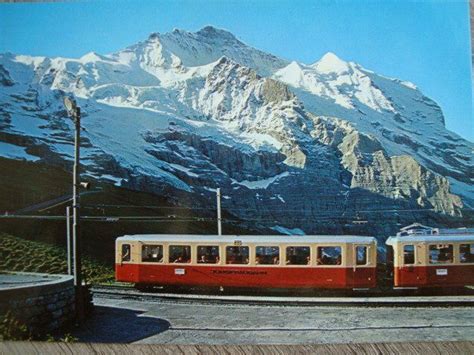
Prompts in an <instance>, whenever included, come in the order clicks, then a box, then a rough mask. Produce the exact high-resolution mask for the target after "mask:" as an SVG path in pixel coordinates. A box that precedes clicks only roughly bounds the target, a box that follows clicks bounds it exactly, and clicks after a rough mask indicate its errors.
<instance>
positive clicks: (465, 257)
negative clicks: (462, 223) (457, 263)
mask: <svg viewBox="0 0 474 355" xmlns="http://www.w3.org/2000/svg"><path fill="white" fill-rule="evenodd" d="M459 257H460V258H461V262H462V263H474V244H461V245H460V246H459Z"/></svg>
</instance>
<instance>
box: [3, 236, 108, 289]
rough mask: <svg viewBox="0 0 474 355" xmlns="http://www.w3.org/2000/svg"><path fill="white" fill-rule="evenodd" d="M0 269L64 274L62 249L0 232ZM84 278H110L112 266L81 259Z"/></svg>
mask: <svg viewBox="0 0 474 355" xmlns="http://www.w3.org/2000/svg"><path fill="white" fill-rule="evenodd" d="M0 271H28V272H44V273H51V274H66V273H67V262H66V252H65V250H64V249H63V248H60V247H57V246H53V245H49V244H45V243H40V242H33V241H30V240H25V239H22V238H17V237H13V236H11V235H8V234H5V233H0ZM83 272H84V276H85V278H86V280H88V281H90V282H93V283H96V282H106V281H111V280H113V279H114V273H113V269H112V268H110V267H107V266H105V265H103V264H101V263H99V262H97V261H94V260H91V259H90V258H85V259H84V260H83Z"/></svg>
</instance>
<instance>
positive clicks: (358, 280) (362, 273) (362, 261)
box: [352, 244, 375, 289]
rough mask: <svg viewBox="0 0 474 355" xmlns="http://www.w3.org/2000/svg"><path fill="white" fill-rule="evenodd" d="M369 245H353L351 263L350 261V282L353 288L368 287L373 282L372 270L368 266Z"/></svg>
mask: <svg viewBox="0 0 474 355" xmlns="http://www.w3.org/2000/svg"><path fill="white" fill-rule="evenodd" d="M370 248H371V247H370V245H367V244H354V245H353V251H352V255H353V261H352V271H353V275H352V281H353V285H352V287H353V288H356V289H357V288H367V287H370V286H371V285H372V284H373V282H374V281H375V280H373V275H372V268H371V267H369V266H370V255H369V253H370Z"/></svg>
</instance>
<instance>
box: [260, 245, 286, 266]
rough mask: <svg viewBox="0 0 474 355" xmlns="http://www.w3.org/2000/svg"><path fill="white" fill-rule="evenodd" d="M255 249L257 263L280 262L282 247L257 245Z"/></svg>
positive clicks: (273, 263)
mask: <svg viewBox="0 0 474 355" xmlns="http://www.w3.org/2000/svg"><path fill="white" fill-rule="evenodd" d="M255 251H256V253H255V264H258V265H278V264H279V263H280V248H279V247H277V246H264V247H257V248H256V249H255Z"/></svg>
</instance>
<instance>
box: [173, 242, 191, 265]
mask: <svg viewBox="0 0 474 355" xmlns="http://www.w3.org/2000/svg"><path fill="white" fill-rule="evenodd" d="M169 250H170V255H169V261H170V263H190V262H191V247H190V246H189V245H170V249H169Z"/></svg>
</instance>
